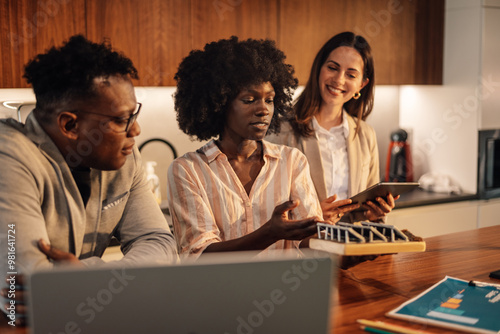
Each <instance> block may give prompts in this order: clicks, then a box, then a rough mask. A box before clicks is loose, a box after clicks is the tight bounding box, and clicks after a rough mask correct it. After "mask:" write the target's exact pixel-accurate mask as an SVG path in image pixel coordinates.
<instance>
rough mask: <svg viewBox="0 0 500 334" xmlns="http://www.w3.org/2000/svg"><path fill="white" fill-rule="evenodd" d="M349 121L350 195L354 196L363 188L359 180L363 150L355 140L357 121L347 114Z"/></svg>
mask: <svg viewBox="0 0 500 334" xmlns="http://www.w3.org/2000/svg"><path fill="white" fill-rule="evenodd" d="M347 123H348V124H349V137H348V138H347V159H348V160H349V174H350V177H349V194H348V196H349V197H351V196H354V195H356V194H357V193H359V192H360V191H361V190H360V189H358V188H359V184H360V182H359V180H360V179H361V166H360V165H359V163H358V162H359V161H362V160H361V159H360V157H359V153H360V152H361V150H360V149H359V147H357V146H359V141H355V140H354V138H355V137H354V134H355V133H356V123H355V121H354V118H353V117H351V116H349V115H348V116H347Z"/></svg>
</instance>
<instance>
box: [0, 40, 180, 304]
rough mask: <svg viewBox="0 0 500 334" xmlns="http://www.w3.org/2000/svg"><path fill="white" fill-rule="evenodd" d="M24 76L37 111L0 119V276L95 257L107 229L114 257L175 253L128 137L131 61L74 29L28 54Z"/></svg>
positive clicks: (89, 262)
mask: <svg viewBox="0 0 500 334" xmlns="http://www.w3.org/2000/svg"><path fill="white" fill-rule="evenodd" d="M24 77H25V78H26V79H27V81H28V83H30V84H31V85H32V86H33V90H34V93H35V96H36V100H37V103H36V109H35V110H34V111H33V112H32V113H31V114H30V115H29V116H28V118H27V120H26V124H24V125H23V124H20V123H18V122H16V121H14V120H13V119H8V120H2V121H1V122H0V237H1V238H2V240H1V241H0V244H1V245H2V248H1V249H0V265H1V267H0V269H1V272H0V275H1V276H2V277H3V276H4V275H7V274H8V273H10V272H15V273H17V274H26V273H30V272H32V271H34V270H38V269H46V268H51V267H53V266H54V265H55V264H56V263H69V264H73V265H78V266H96V265H101V264H104V262H103V260H102V259H101V256H102V255H103V253H104V250H105V249H106V247H107V246H108V245H109V242H110V240H111V238H112V237H115V238H116V239H118V241H119V242H120V244H121V250H122V252H123V254H124V257H123V258H122V259H121V260H120V261H118V263H116V264H115V265H118V266H125V265H130V264H145V263H152V262H154V263H170V262H172V261H176V260H177V249H176V244H175V241H174V239H173V236H172V234H171V232H170V230H169V228H168V224H167V222H166V220H165V218H164V216H163V214H162V212H161V210H160V208H159V207H158V204H157V203H156V201H155V199H154V196H153V194H152V192H151V190H150V188H149V185H148V183H147V181H146V179H145V175H144V173H143V169H142V165H141V160H140V156H139V151H138V149H137V147H136V145H135V140H134V137H136V136H137V135H139V133H140V131H141V129H140V127H139V124H138V123H137V121H136V119H137V116H138V115H139V112H140V109H141V104H140V103H137V101H136V97H135V93H134V87H133V85H132V82H131V78H137V71H136V69H135V68H134V66H133V64H132V62H131V61H130V59H128V58H126V57H125V56H123V55H121V54H119V53H117V52H115V51H113V50H112V49H111V47H110V46H109V45H108V44H105V43H103V44H96V43H92V42H90V41H88V40H86V39H85V38H84V37H83V36H73V37H72V38H70V39H69V41H67V42H66V43H65V44H64V45H63V46H62V47H60V48H51V49H50V50H48V51H47V52H46V53H45V54H39V55H38V56H36V57H35V58H34V59H33V60H32V61H30V62H29V63H28V65H27V66H26V68H25V75H24ZM9 235H10V236H11V237H9ZM8 246H9V247H8ZM10 246H12V247H10ZM2 281H3V279H2ZM17 283H19V282H17ZM0 285H2V287H3V286H4V285H5V283H2V284H0ZM2 295H3V296H4V297H7V296H6V291H5V290H4V289H3V291H2ZM18 295H19V294H18ZM16 297H17V296H16ZM18 306H19V307H20V308H19V309H18V313H22V311H21V308H22V307H21V306H20V305H18ZM4 311H5V310H4Z"/></svg>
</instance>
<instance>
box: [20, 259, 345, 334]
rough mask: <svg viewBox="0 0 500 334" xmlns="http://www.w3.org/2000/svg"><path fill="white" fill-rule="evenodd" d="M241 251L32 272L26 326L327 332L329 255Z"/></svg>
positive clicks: (126, 330) (52, 330)
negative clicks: (176, 261)
mask: <svg viewBox="0 0 500 334" xmlns="http://www.w3.org/2000/svg"><path fill="white" fill-rule="evenodd" d="M242 254H243V253H239V254H238V255H236V257H234V256H220V257H211V258H205V259H204V260H202V261H197V262H193V263H187V264H186V263H184V264H181V265H172V266H163V267H144V268H126V269H92V270H67V269H66V270H52V271H47V272H39V273H35V274H33V275H32V276H31V278H30V297H31V299H30V306H29V307H30V317H29V323H30V327H31V329H32V330H33V332H34V333H35V334H38V333H44V334H46V333H54V334H55V333H134V334H135V333H191V334H192V333H221V334H226V333H228V334H233V333H238V334H239V333H245V334H249V333H287V332H288V333H327V332H328V330H329V314H330V299H331V298H330V296H331V288H332V285H333V283H334V282H335V280H336V271H335V270H334V268H336V266H334V265H333V263H332V260H331V258H330V257H329V256H317V254H316V255H315V256H307V257H305V258H300V259H298V258H289V257H282V256H279V257H273V258H265V259H263V258H255V257H248V256H246V255H242ZM242 256H243V258H242ZM202 258H203V257H202ZM333 271H335V273H333Z"/></svg>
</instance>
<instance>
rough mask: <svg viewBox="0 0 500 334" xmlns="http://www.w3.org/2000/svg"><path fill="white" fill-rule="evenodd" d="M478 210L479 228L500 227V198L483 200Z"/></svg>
mask: <svg viewBox="0 0 500 334" xmlns="http://www.w3.org/2000/svg"><path fill="white" fill-rule="evenodd" d="M478 209H479V212H478V213H479V215H478V217H479V224H478V227H487V226H493V225H500V198H495V199H490V200H481V201H479V204H478Z"/></svg>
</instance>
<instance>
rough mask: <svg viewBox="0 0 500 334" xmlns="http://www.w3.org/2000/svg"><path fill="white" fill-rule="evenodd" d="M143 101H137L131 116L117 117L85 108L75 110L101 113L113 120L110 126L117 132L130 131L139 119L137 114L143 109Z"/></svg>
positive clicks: (95, 113) (86, 112)
mask: <svg viewBox="0 0 500 334" xmlns="http://www.w3.org/2000/svg"><path fill="white" fill-rule="evenodd" d="M141 107H142V103H140V102H137V106H136V108H135V110H134V112H133V113H132V115H130V117H128V118H127V117H117V116H110V115H104V114H100V113H97V112H92V111H85V110H76V111H74V112H82V113H85V114H93V115H99V116H103V117H107V118H110V119H112V120H113V122H112V123H110V128H111V129H112V130H113V131H115V132H128V130H129V129H130V127H131V126H132V125H134V123H135V121H136V120H137V116H139V112H140V111H141Z"/></svg>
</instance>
